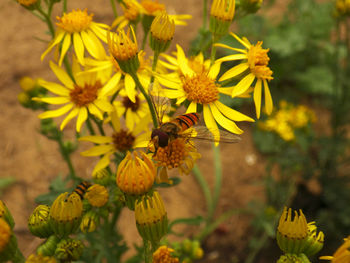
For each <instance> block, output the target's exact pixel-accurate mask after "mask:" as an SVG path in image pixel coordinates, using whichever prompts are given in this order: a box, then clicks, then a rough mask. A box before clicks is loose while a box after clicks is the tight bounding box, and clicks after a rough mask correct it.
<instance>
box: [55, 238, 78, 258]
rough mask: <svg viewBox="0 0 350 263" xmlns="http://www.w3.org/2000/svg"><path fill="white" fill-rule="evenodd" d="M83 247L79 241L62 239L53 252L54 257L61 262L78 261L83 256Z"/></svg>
mask: <svg viewBox="0 0 350 263" xmlns="http://www.w3.org/2000/svg"><path fill="white" fill-rule="evenodd" d="M83 250H84V245H83V243H82V242H81V241H80V240H76V239H72V238H66V239H62V240H61V241H60V242H59V243H58V244H57V248H56V251H55V257H56V258H57V259H59V260H60V262H61V261H63V262H71V261H76V260H78V259H79V258H80V257H81V255H82V254H83Z"/></svg>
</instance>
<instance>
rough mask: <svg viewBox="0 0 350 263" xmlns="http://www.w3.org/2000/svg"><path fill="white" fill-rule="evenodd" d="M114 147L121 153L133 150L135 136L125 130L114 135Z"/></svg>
mask: <svg viewBox="0 0 350 263" xmlns="http://www.w3.org/2000/svg"><path fill="white" fill-rule="evenodd" d="M112 138H113V144H114V147H115V148H116V149H117V150H119V151H122V152H124V151H126V150H130V149H131V148H132V145H133V143H134V141H135V136H134V135H132V134H131V133H130V132H127V131H125V130H123V129H122V130H120V131H118V132H115V133H114V134H113V135H112Z"/></svg>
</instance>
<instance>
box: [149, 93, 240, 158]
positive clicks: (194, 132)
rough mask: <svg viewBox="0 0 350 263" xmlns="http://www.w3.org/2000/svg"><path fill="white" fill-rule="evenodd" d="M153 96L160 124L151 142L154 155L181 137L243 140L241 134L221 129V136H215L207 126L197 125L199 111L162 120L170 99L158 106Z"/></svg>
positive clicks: (222, 141) (225, 140)
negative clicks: (165, 120)
mask: <svg viewBox="0 0 350 263" xmlns="http://www.w3.org/2000/svg"><path fill="white" fill-rule="evenodd" d="M151 98H152V99H151V100H152V103H153V106H154V108H155V109H156V114H157V118H158V123H159V124H160V125H159V127H158V128H155V129H153V131H152V134H151V142H153V144H154V149H155V151H154V155H156V154H157V149H158V148H159V147H161V148H164V147H166V146H168V144H169V142H170V141H173V140H175V139H176V138H179V137H182V138H186V139H188V140H189V139H191V138H193V139H199V140H207V141H212V142H221V143H237V142H239V141H240V140H241V138H240V137H239V136H237V135H235V134H232V133H230V132H226V131H223V130H220V136H219V137H215V136H214V135H213V133H212V132H211V131H210V130H209V129H208V128H207V127H206V126H200V125H197V124H198V122H199V119H200V115H199V114H198V113H186V114H182V115H179V116H177V117H175V118H174V119H172V120H170V121H168V122H164V123H163V122H162V120H163V115H164V112H165V110H164V105H165V104H167V103H168V99H167V98H164V100H165V102H164V101H163V103H161V104H159V103H158V104H157V106H160V107H157V106H156V103H155V98H154V97H152V96H151ZM158 98H159V97H158Z"/></svg>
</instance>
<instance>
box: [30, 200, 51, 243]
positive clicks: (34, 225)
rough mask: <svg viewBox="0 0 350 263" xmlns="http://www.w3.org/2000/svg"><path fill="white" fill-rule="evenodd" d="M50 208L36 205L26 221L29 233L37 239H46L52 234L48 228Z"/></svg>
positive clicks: (49, 227)
mask: <svg viewBox="0 0 350 263" xmlns="http://www.w3.org/2000/svg"><path fill="white" fill-rule="evenodd" d="M49 219H50V207H49V206H47V205H38V206H37V207H36V208H35V209H34V211H33V213H32V214H31V215H30V217H29V219H28V228H29V230H30V232H31V233H32V234H33V235H34V236H37V237H40V238H47V237H49V236H50V235H52V234H53V230H52V229H51V226H50V220H49Z"/></svg>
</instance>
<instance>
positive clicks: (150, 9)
mask: <svg viewBox="0 0 350 263" xmlns="http://www.w3.org/2000/svg"><path fill="white" fill-rule="evenodd" d="M141 5H142V7H143V13H144V14H145V15H147V16H154V17H155V16H156V15H158V13H160V12H162V11H165V5H164V4H160V3H159V2H158V1H152V0H142V1H141ZM169 18H170V19H172V20H173V21H174V23H175V25H179V26H180V25H181V26H185V25H187V23H186V22H185V21H184V20H188V19H191V18H192V16H191V15H169Z"/></svg>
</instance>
